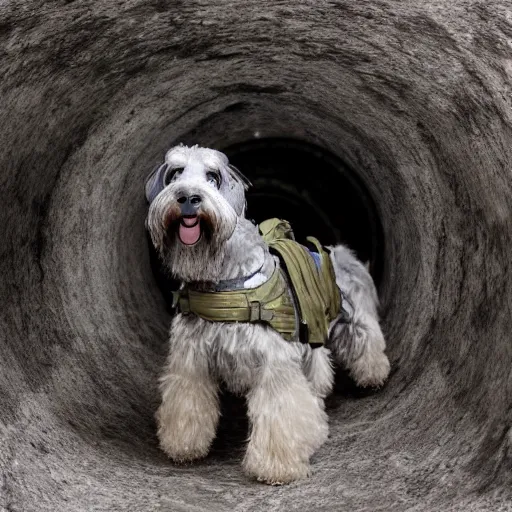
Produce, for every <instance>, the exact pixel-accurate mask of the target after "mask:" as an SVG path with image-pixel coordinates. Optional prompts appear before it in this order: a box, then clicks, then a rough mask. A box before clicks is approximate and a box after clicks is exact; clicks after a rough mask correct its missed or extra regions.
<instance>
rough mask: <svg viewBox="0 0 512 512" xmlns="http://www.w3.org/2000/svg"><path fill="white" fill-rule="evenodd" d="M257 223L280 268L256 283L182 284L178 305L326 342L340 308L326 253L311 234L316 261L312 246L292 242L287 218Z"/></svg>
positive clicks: (202, 314)
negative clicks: (221, 287) (233, 286)
mask: <svg viewBox="0 0 512 512" xmlns="http://www.w3.org/2000/svg"><path fill="white" fill-rule="evenodd" d="M259 229H260V233H261V235H262V237H263V239H264V240H265V242H266V243H267V244H268V245H269V247H270V249H271V250H272V251H273V252H275V253H276V254H277V255H278V256H279V258H280V260H281V263H282V265H281V268H280V269H276V270H275V271H274V273H273V274H272V276H271V277H270V279H269V280H268V281H267V282H265V283H263V284H262V285H260V286H258V287H256V288H250V289H242V290H233V291H208V292H206V291H197V290H194V289H192V288H190V287H185V288H184V289H183V290H180V292H179V297H178V307H179V310H180V311H181V312H182V313H184V314H187V313H194V314H196V315H198V316H200V317H201V318H204V319H205V320H210V321H212V322H264V323H267V324H268V325H270V326H271V327H272V328H274V329H275V330H276V331H278V332H279V333H280V334H281V335H282V336H283V338H284V339H286V340H289V341H290V340H293V339H295V338H296V335H297V334H298V335H299V339H300V341H302V342H306V343H311V344H313V345H319V344H323V343H325V342H326V340H327V335H328V329H329V323H330V322H331V321H332V320H334V318H336V316H337V315H338V313H339V312H340V309H341V296H340V292H339V289H338V287H337V286H336V279H335V275H334V269H333V267H332V263H331V260H330V258H329V254H328V253H327V252H326V251H325V250H324V248H323V247H322V246H321V245H320V243H319V242H318V240H317V239H316V238H313V237H309V238H308V239H307V240H308V242H309V243H310V244H312V245H313V246H314V247H315V252H317V253H318V255H319V257H320V262H321V264H320V267H317V265H316V263H315V260H314V258H313V256H312V254H311V252H310V251H309V250H308V249H307V248H306V247H304V246H302V245H300V244H299V243H297V242H295V240H294V237H293V232H292V229H291V227H290V224H289V223H288V222H287V221H284V220H280V219H269V220H266V221H264V222H262V223H261V224H260V226H259ZM297 328H298V331H297Z"/></svg>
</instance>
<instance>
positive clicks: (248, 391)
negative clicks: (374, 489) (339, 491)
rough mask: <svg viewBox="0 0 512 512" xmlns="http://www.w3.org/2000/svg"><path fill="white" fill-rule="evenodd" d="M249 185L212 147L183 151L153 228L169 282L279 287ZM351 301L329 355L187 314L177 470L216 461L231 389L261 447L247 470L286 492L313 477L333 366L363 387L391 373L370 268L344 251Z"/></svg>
mask: <svg viewBox="0 0 512 512" xmlns="http://www.w3.org/2000/svg"><path fill="white" fill-rule="evenodd" d="M247 186H248V184H247V182H246V180H245V179H244V178H243V176H242V175H241V174H240V173H239V172H238V171H237V170H236V169H235V168H234V167H233V166H230V165H229V162H228V159H227V157H226V156H225V155H224V154H222V153H220V152H218V151H214V150H212V149H207V148H200V147H197V146H194V147H186V146H177V147H175V148H172V149H171V150H170V151H169V152H168V153H167V155H166V159H165V163H164V165H162V166H161V167H160V168H159V169H158V170H157V171H156V172H154V173H153V174H152V175H151V176H150V178H149V180H148V182H147V185H146V196H147V198H148V200H149V201H150V208H149V213H148V217H147V228H148V230H149V232H150V234H151V238H152V241H153V244H154V246H155V248H156V249H157V251H158V254H159V256H160V258H161V261H162V263H163V265H164V266H165V268H166V269H167V270H168V271H169V273H170V274H171V275H172V276H174V277H175V278H177V279H179V280H181V281H182V282H183V283H185V284H186V285H187V286H192V287H195V288H197V289H198V290H201V289H205V287H206V288H207V287H208V286H211V285H214V286H215V285H219V284H224V285H225V283H235V282H236V283H242V287H243V288H246V289H247V288H254V287H256V286H259V285H260V284H261V283H264V282H265V281H267V280H268V279H269V278H270V277H271V276H272V274H273V272H274V270H275V268H276V266H278V265H279V259H278V258H276V257H275V256H273V255H272V254H271V253H270V252H269V248H268V246H267V245H266V244H265V242H264V241H263V239H262V237H261V236H260V234H259V232H258V228H257V227H256V226H254V225H253V224H252V223H251V222H250V221H249V220H247V219H246V218H245V216H244V213H245V190H246V188H247ZM330 250H331V259H332V263H333V266H334V270H335V274H336V282H337V285H338V287H339V288H340V290H341V293H342V296H343V298H344V303H346V304H349V305H350V308H351V309H352V312H351V318H350V320H349V321H347V320H346V318H342V317H341V316H340V317H338V318H336V319H335V320H334V321H333V322H331V324H330V329H329V339H328V343H327V344H326V346H325V347H321V348H316V349H312V348H311V347H310V346H309V345H307V344H302V343H299V342H294V341H286V340H284V339H283V337H282V336H281V335H280V334H279V333H278V332H277V331H275V330H274V329H272V328H271V327H270V326H269V325H266V324H265V323H249V322H247V323H229V322H211V321H208V320H205V319H203V318H201V317H199V316H197V315H195V314H183V313H178V314H177V315H176V316H175V317H174V318H173V321H172V325H171V329H170V339H169V356H168V359H167V364H166V366H165V368H164V371H163V374H162V377H161V380H160V389H161V393H162V403H161V405H160V407H159V409H158V412H157V421H158V436H159V439H160V445H161V447H162V449H163V450H164V451H165V452H166V453H167V454H168V455H169V457H171V458H172V459H173V460H175V461H178V462H181V461H191V460H193V459H197V458H200V457H204V456H205V455H206V454H207V453H208V450H209V448H210V445H211V443H212V441H213V439H214V437H215V432H216V427H217V423H218V420H219V397H218V390H219V383H220V382H221V381H223V382H224V383H225V384H226V386H227V387H228V389H229V390H230V391H232V392H234V393H238V394H243V395H245V397H246V399H247V405H248V415H249V419H250V429H251V432H250V439H249V443H248V445H247V451H246V454H245V458H244V462H243V465H244V468H245V471H246V472H247V473H248V474H249V475H251V476H254V477H256V478H257V479H258V480H260V481H264V482H267V483H269V484H283V483H287V482H291V481H293V480H296V479H299V478H302V477H305V476H307V475H308V473H309V459H310V457H311V455H312V454H313V453H314V452H315V450H317V449H318V447H319V446H320V445H321V444H322V443H323V442H324V441H325V440H326V439H327V435H328V424H327V415H326V413H325V411H324V398H325V396H326V395H327V394H328V393H329V392H330V391H331V389H332V385H333V367H332V364H331V358H332V360H333V361H334V362H336V363H337V364H340V365H343V366H344V367H345V368H347V369H348V371H349V372H350V374H351V376H352V377H353V378H354V380H355V382H356V383H357V384H358V385H360V386H380V385H382V384H383V382H384V381H385V379H386V378H387V376H388V373H389V362H388V359H387V357H386V355H385V354H384V349H385V341H384V337H383V335H382V332H381V329H380V326H379V321H378V316H377V294H376V290H375V286H374V284H373V281H372V279H371V277H370V275H369V273H368V272H367V270H366V268H365V267H364V266H363V265H362V264H361V263H360V262H359V261H358V260H357V259H356V258H355V257H354V255H353V254H352V253H351V252H350V250H348V249H347V248H346V247H343V246H336V247H333V248H331V249H330Z"/></svg>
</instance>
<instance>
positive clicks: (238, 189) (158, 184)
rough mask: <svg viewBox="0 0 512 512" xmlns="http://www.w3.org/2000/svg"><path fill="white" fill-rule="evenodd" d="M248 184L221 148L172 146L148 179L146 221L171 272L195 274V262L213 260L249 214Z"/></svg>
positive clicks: (186, 277) (182, 275)
mask: <svg viewBox="0 0 512 512" xmlns="http://www.w3.org/2000/svg"><path fill="white" fill-rule="evenodd" d="M248 186H249V182H248V180H247V179H246V178H245V177H244V176H243V175H242V174H241V173H240V172H239V171H238V170H237V169H236V168H235V167H233V166H232V165H230V164H229V161H228V159H227V157H226V155H224V154H223V153H220V152H219V151H215V150H213V149H207V148H200V147H198V146H193V147H187V146H176V147H174V148H172V149H170V150H169V151H168V152H167V154H166V157H165V162H164V164H162V165H161V166H160V167H158V168H157V169H155V171H153V173H152V174H151V175H150V176H149V178H148V180H147V182H146V198H147V200H148V202H149V203H150V207H149V212H148V217H147V221H146V227H147V229H148V230H149V233H150V235H151V239H152V242H153V245H154V246H155V248H156V250H157V251H158V253H159V255H160V257H161V259H162V261H163V262H164V264H166V266H167V267H168V269H169V270H170V272H171V273H172V274H174V275H175V276H177V277H179V278H181V279H184V280H192V279H196V278H197V276H198V270H199V269H198V268H197V269H195V270H193V268H194V267H199V266H203V267H204V265H205V264H213V263H214V262H213V259H214V257H215V255H216V254H218V253H219V251H220V250H221V248H222V245H223V244H224V243H225V242H226V241H227V240H229V238H230V237H231V236H232V234H233V232H234V230H235V227H236V223H237V219H238V217H240V216H244V214H245V205H246V203H245V191H246V190H247V188H248ZM205 258H210V260H212V261H209V262H208V261H205Z"/></svg>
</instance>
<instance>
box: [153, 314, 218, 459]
mask: <svg viewBox="0 0 512 512" xmlns="http://www.w3.org/2000/svg"><path fill="white" fill-rule="evenodd" d="M179 316H180V315H178V318H177V319H176V318H175V322H174V328H173V338H172V339H171V346H170V352H169V357H168V360H167V364H166V366H165V368H164V372H163V375H162V376H161V378H160V390H161V393H162V403H161V405H160V407H159V409H158V411H157V413H156V419H157V424H158V438H159V440H160V446H161V448H162V450H163V451H164V452H165V453H166V454H167V455H168V456H169V457H171V458H172V459H173V460H174V461H176V462H185V461H190V460H194V459H198V458H201V457H204V456H206V455H207V453H208V451H209V449H210V445H211V443H212V441H213V438H214V437H215V432H216V429H217V424H218V420H219V414H220V412H219V400H218V388H217V382H216V381H215V380H214V379H213V377H212V375H211V374H210V371H209V369H208V360H207V353H206V351H205V350H204V348H201V347H204V345H203V344H201V343H200V342H201V340H200V339H190V338H189V337H188V336H187V337H186V335H185V332H186V329H180V327H181V326H180V325H179Z"/></svg>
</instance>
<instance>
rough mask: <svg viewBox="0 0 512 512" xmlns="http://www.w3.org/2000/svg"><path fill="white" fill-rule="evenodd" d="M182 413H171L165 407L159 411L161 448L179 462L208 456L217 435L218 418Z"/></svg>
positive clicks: (158, 421)
mask: <svg viewBox="0 0 512 512" xmlns="http://www.w3.org/2000/svg"><path fill="white" fill-rule="evenodd" d="M181 413H182V414H178V413H175V414H169V411H166V409H165V407H161V408H160V409H159V411H158V412H157V414H156V419H157V424H158V432H157V434H158V439H159V441H160V448H161V449H162V450H163V451H164V452H165V453H166V454H167V455H168V456H169V457H170V458H171V459H172V460H173V461H174V462H177V463H187V462H192V461H194V460H197V459H202V458H204V457H206V455H208V452H209V451H210V446H211V444H212V441H213V438H214V436H215V424H216V418H215V417H214V415H201V416H196V415H187V414H185V413H183V411H181Z"/></svg>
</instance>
